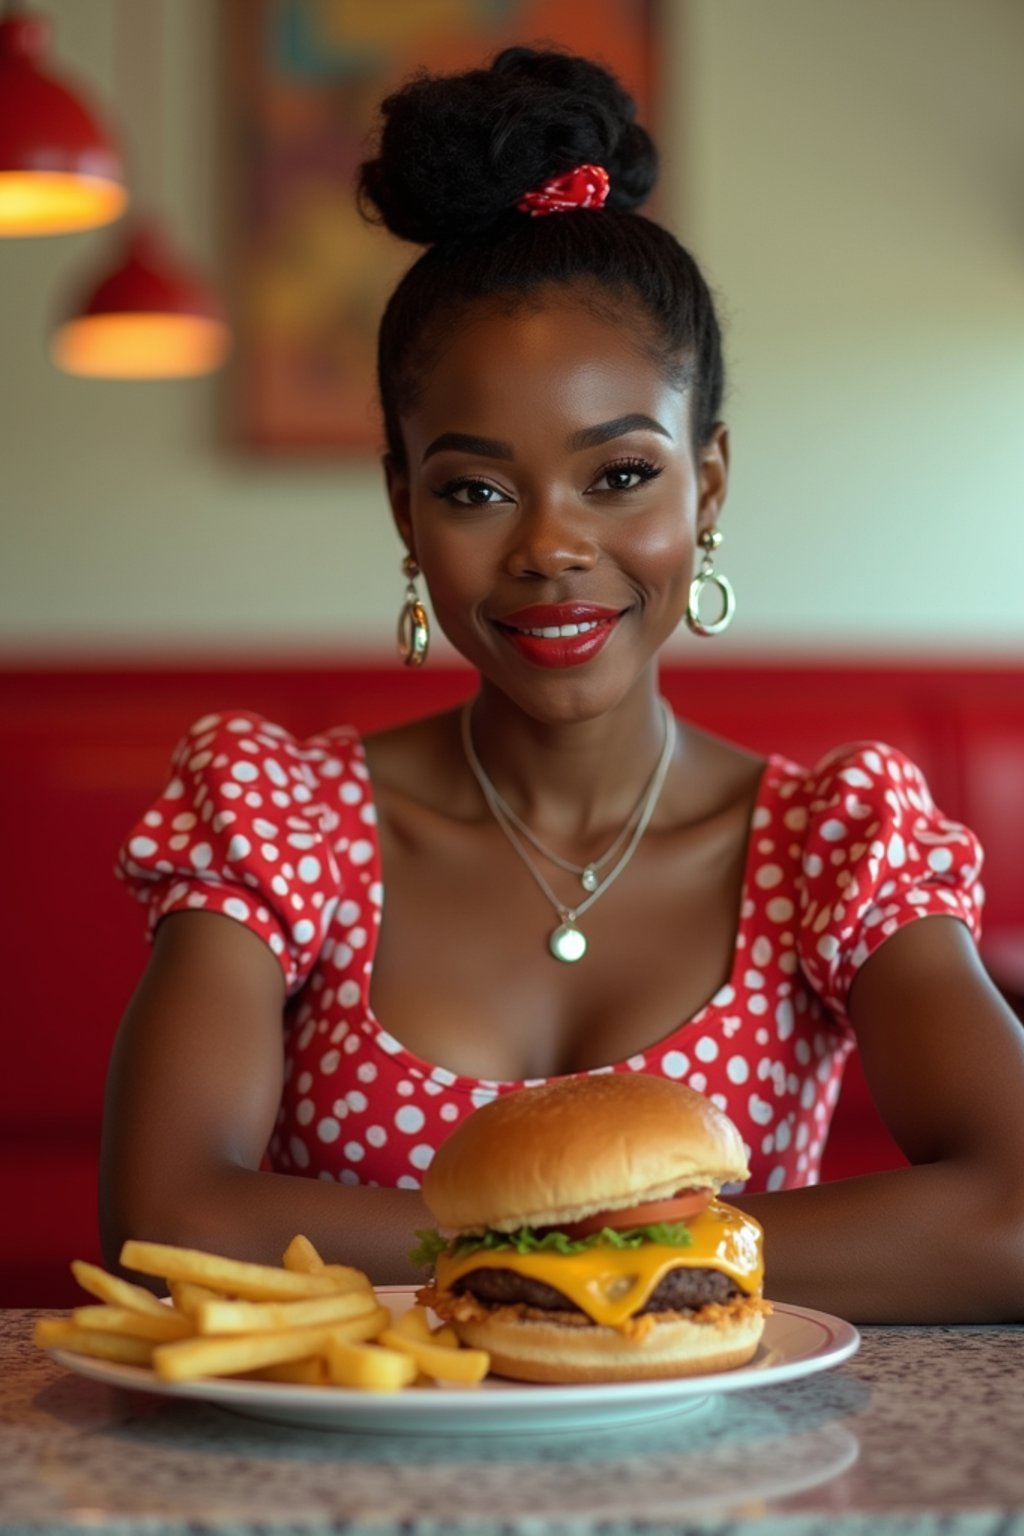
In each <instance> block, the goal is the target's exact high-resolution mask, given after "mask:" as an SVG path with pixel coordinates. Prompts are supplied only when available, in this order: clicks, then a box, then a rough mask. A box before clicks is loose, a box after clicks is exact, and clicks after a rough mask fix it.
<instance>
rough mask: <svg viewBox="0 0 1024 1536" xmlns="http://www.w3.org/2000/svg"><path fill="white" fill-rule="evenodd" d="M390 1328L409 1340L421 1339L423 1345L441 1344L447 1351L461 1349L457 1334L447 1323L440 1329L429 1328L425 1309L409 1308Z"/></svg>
mask: <svg viewBox="0 0 1024 1536" xmlns="http://www.w3.org/2000/svg"><path fill="white" fill-rule="evenodd" d="M391 1326H392V1328H394V1330H395V1332H396V1333H402V1334H405V1335H406V1337H407V1338H410V1339H422V1340H423V1342H424V1344H442V1345H444V1346H445V1347H446V1348H447V1349H460V1348H461V1345H460V1343H459V1336H458V1334H457V1333H456V1332H455V1329H454V1328H452V1327H450V1326H449V1325H448V1324H447V1323H445V1324H442V1326H441V1327H440V1328H431V1326H430V1319H429V1318H428V1316H427V1309H426V1307H410V1308H409V1310H408V1312H403V1313H402V1315H401V1317H399V1318H398V1319H397V1320H396V1321H395V1322H394V1323H392V1325H391Z"/></svg>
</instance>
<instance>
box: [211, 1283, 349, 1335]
mask: <svg viewBox="0 0 1024 1536" xmlns="http://www.w3.org/2000/svg"><path fill="white" fill-rule="evenodd" d="M376 1308H377V1303H376V1301H375V1299H374V1296H373V1292H372V1291H368V1290H367V1291H345V1292H344V1293H342V1294H340V1295H337V1296H310V1297H309V1298H308V1299H307V1300H305V1301H224V1300H223V1299H217V1300H215V1301H201V1302H200V1303H199V1305H198V1307H197V1308H196V1311H195V1323H196V1328H197V1330H198V1332H199V1333H201V1334H211V1333H267V1332H269V1331H271V1330H273V1329H280V1328H295V1327H298V1328H301V1327H306V1326H309V1325H311V1324H313V1323H341V1322H344V1321H346V1319H348V1318H350V1317H360V1316H362V1315H363V1314H365V1313H367V1312H373V1311H375V1310H376Z"/></svg>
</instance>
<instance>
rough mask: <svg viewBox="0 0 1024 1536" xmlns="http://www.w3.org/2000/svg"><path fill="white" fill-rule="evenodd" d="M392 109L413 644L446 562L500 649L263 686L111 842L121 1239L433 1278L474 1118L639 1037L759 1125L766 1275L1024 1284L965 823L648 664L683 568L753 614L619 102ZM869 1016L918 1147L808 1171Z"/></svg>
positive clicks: (703, 308) (1000, 1021)
mask: <svg viewBox="0 0 1024 1536" xmlns="http://www.w3.org/2000/svg"><path fill="white" fill-rule="evenodd" d="M383 111H384V126H383V130H382V134H381V142H380V147H379V154H378V156H377V158H375V159H373V160H371V161H369V162H368V163H367V164H366V165H364V167H363V168H362V175H361V194H362V198H363V203H364V207H366V206H369V207H370V208H371V210H372V209H374V208H375V209H376V210H377V216H379V217H380V218H381V219H383V221H384V222H385V223H386V224H387V225H388V226H389V228H391V229H392V230H393V231H394V232H395V233H396V234H398V235H400V236H402V237H404V238H407V239H410V240H414V241H418V242H421V243H423V244H426V245H428V247H429V248H428V250H427V251H426V253H425V254H424V255H423V256H422V257H421V259H420V260H419V261H418V262H417V263H416V264H414V266H413V267H412V268H411V269H410V271H409V272H408V273H407V275H406V276H405V278H404V279H403V280H402V282H401V283H400V284H399V286H398V288H397V290H396V292H395V294H394V295H393V297H392V299H391V301H390V304H389V307H388V310H387V313H386V314H385V316H384V320H383V322H382V327H381V339H380V388H381V398H382V404H383V409H384V419H385V427H386V434H387V452H386V455H385V470H386V476H387V489H388V495H389V499H390V503H391V508H392V512H393V514H394V518H395V523H396V526H397V528H398V532H399V534H400V536H401V539H402V542H403V545H404V547H405V550H406V552H407V559H406V565H405V570H406V578H407V591H406V601H405V607H404V610H403V615H402V638H403V647H404V651H405V655H406V658H407V659H408V660H410V661H413V662H418V661H419V660H421V659H422V651H423V648H424V646H425V644H426V641H427V619H426V614H425V611H424V609H423V608H422V606H421V604H420V599H419V588H418V586H417V579H418V577H419V575H420V573H422V576H423V578H424V579H425V582H426V585H427V587H428V588H429V592H430V597H431V602H432V606H433V610H434V614H435V616H436V621H437V622H438V623H439V624H440V626H441V628H442V629H443V630H444V631H445V633H446V634H447V635H448V637H449V639H450V640H451V641H452V643H453V644H454V645H455V647H456V648H457V649H458V650H459V651H460V652H461V654H462V655H463V656H464V657H465V658H466V659H467V660H468V661H469V662H470V663H471V664H472V665H473V666H474V667H475V668H477V669H478V670H479V673H480V691H479V694H478V696H477V697H476V699H475V700H474V701H472V703H471V705H470V707H469V708H467V710H465V711H456V712H452V713H448V714H444V715H440V716H436V717H433V718H430V719H427V720H421V721H416V722H414V723H412V724H409V725H405V726H402V727H400V728H398V729H396V730H392V731H388V732H384V733H382V734H381V735H378V736H374V737H372V738H370V739H368V740H367V741H365V742H362V741H360V739H359V738H358V736H357V735H356V733H355V732H354V731H352V730H350V729H348V728H344V727H342V728H337V729H334V730H330V731H327V732H325V733H324V734H323V735H321V736H317V737H314V738H313V739H312V740H311V741H309V742H296V741H295V740H294V739H293V738H291V737H290V736H288V734H287V733H286V732H285V731H284V730H283V729H282V728H281V727H280V726H278V725H275V724H271V723H268V722H265V721H261V720H259V719H257V718H255V717H253V716H252V715H251V714H246V713H245V712H240V713H238V714H234V715H233V714H225V715H217V716H210V717H207V718H206V719H204V720H201V721H199V722H197V724H196V725H195V726H194V727H193V729H192V731H191V732H190V733H189V735H188V737H186V739H185V741H184V742H183V743H182V744H181V746H180V747H179V749H178V753H177V755H176V758H175V765H174V778H173V779H172V782H171V784H170V785H169V787H168V789H167V790H166V791H165V793H164V795H163V796H162V797H161V799H160V800H159V801H158V802H157V803H156V805H155V806H154V807H153V808H152V809H151V810H150V811H149V812H147V814H146V815H145V816H144V817H143V819H142V821H141V822H140V823H139V825H138V827H137V828H136V829H135V830H134V832H133V833H132V834H131V836H130V837H129V839H128V841H127V843H126V847H125V850H124V852H123V858H122V868H123V873H124V875H125V876H126V878H127V879H128V880H129V882H130V883H131V884H132V886H133V888H134V890H135V892H136V894H137V895H138V896H139V898H140V899H141V900H143V901H145V902H146V903H147V905H148V907H149V912H150V925H151V930H152V931H153V933H154V949H153V957H152V961H151V963H150V966H149V968H148V970H147V972H146V975H145V977H144V979H143V981H142V983H141V986H140V988H139V991H138V993H137V994H136V996H135V998H134V999H133V1001H132V1003H131V1006H130V1008H129V1010H128V1013H127V1016H126V1019H125V1021H124V1024H123V1027H122V1031H121V1034H120V1036H119V1039H118V1042H117V1046H116V1049H115V1054H114V1060H113V1064H112V1069H111V1076H110V1088H109V1102H108V1112H107V1119H106V1127H105V1134H104V1174H103V1202H102V1204H103V1222H104V1232H105V1241H106V1244H107V1248H108V1252H109V1255H110V1257H111V1258H112V1259H113V1258H114V1257H115V1256H116V1253H117V1250H118V1247H119V1245H120V1242H121V1240H122V1239H123V1238H124V1237H125V1236H127V1235H131V1234H138V1235H145V1236H148V1237H155V1238H161V1239H164V1240H167V1241H175V1242H183V1243H191V1244H195V1245H198V1246H209V1247H214V1248H217V1249H219V1250H221V1251H226V1252H235V1253H238V1254H243V1255H246V1256H249V1257H259V1256H264V1257H266V1258H267V1259H271V1260H275V1259H276V1258H277V1257H278V1256H279V1254H280V1252H281V1251H282V1249H283V1247H284V1245H285V1243H286V1242H287V1240H288V1239H289V1238H290V1237H291V1236H292V1235H293V1234H294V1233H295V1232H296V1231H303V1232H306V1233H308V1234H309V1235H310V1236H311V1237H312V1239H313V1240H314V1241H315V1243H316V1244H317V1246H318V1247H319V1248H320V1249H321V1250H322V1251H323V1252H324V1253H325V1254H328V1255H330V1256H331V1257H332V1258H337V1259H344V1260H345V1261H347V1262H349V1263H355V1264H358V1265H360V1266H362V1267H364V1268H365V1269H367V1270H368V1271H369V1272H370V1273H371V1274H372V1275H373V1276H374V1277H375V1278H377V1279H379V1280H391V1281H395V1280H401V1279H405V1278H409V1277H410V1276H411V1274H412V1271H411V1270H410V1267H409V1263H408V1259H407V1254H408V1251H409V1249H410V1247H411V1246H412V1243H413V1234H414V1232H415V1230H416V1228H417V1227H419V1226H422V1225H424V1224H426V1222H427V1220H428V1218H427V1213H426V1211H425V1209H424V1207H423V1205H422V1202H421V1198H420V1196H419V1194H418V1188H419V1182H420V1175H421V1174H422V1170H423V1168H424V1167H426V1166H427V1164H428V1163H429V1161H430V1158H431V1156H432V1154H433V1151H434V1150H435V1149H436V1147H437V1145H439V1143H440V1141H441V1140H442V1139H443V1137H444V1136H445V1135H446V1134H447V1132H448V1130H449V1129H450V1127H451V1126H452V1125H453V1124H454V1123H456V1122H457V1121H458V1120H460V1119H461V1118H462V1117H463V1116H464V1115H465V1114H468V1113H471V1112H472V1110H473V1108H474V1107H475V1106H476V1105H478V1104H479V1103H481V1102H484V1101H486V1100H487V1099H488V1098H490V1097H492V1096H493V1095H494V1093H495V1092H498V1091H502V1089H504V1088H507V1087H510V1086H515V1085H516V1084H517V1083H521V1082H523V1081H532V1080H536V1079H539V1078H544V1077H548V1076H552V1075H558V1074H564V1073H573V1072H582V1071H587V1070H595V1069H605V1070H618V1071H630V1070H646V1071H649V1072H662V1073H666V1074H668V1075H672V1076H677V1077H685V1078H686V1079H687V1080H688V1081H689V1082H690V1083H691V1084H692V1085H693V1086H694V1087H696V1088H698V1089H699V1090H700V1091H702V1092H707V1093H708V1094H713V1095H714V1096H715V1097H716V1099H717V1101H718V1102H719V1103H720V1104H722V1105H723V1107H725V1108H726V1109H727V1111H728V1112H729V1114H730V1115H731V1116H732V1117H733V1118H734V1119H735V1120H736V1122H737V1124H738V1125H739V1126H740V1128H741V1130H742V1132H743V1134H744V1137H745V1139H746V1140H747V1142H748V1145H749V1147H750V1152H751V1166H752V1179H751V1183H750V1185H749V1186H748V1188H747V1191H746V1193H745V1194H744V1196H743V1197H742V1198H741V1200H740V1201H739V1203H740V1204H742V1205H743V1206H744V1208H746V1209H748V1210H749V1211H751V1212H752V1213H753V1214H755V1215H756V1216H757V1217H758V1218H759V1219H760V1220H761V1221H762V1222H763V1223H764V1226H765V1228H766V1246H767V1251H768V1253H769V1255H770V1266H771V1270H770V1273H771V1286H770V1290H771V1294H772V1295H774V1296H776V1297H778V1298H780V1299H785V1300H790V1301H795V1302H798V1303H805V1304H809V1305H812V1306H818V1307H825V1308H827V1309H829V1310H831V1311H834V1312H838V1313H840V1314H842V1315H844V1316H847V1317H851V1318H855V1319H859V1320H863V1321H896V1320H910V1321H920V1322H924V1321H935V1320H943V1319H945V1320H952V1321H964V1320H968V1319H979V1320H988V1319H996V1318H1006V1317H1010V1316H1017V1315H1020V1313H1021V1310H1022V1307H1021V1297H1022V1296H1024V1237H1022V1233H1024V1222H1022V1211H1024V1188H1022V1173H1021V1170H1022V1169H1024V1132H1022V1130H1021V1125H1022V1123H1024V1117H1022V1116H1021V1115H1020V1113H1019V1106H1020V1104H1021V1103H1022V1102H1024V1052H1022V1048H1021V1038H1020V1032H1019V1030H1018V1029H1017V1026H1016V1023H1015V1021H1014V1019H1013V1018H1012V1016H1011V1015H1010V1014H1009V1012H1008V1010H1007V1009H1006V1007H1005V1006H1004V1005H1003V1003H1002V1002H1001V1000H1000V998H999V997H998V995H997V993H996V992H995V991H994V989H993V988H992V986H991V985H990V983H989V981H988V980H987V978H986V976H985V973H984V971H983V970H982V968H981V966H980V964H979V962H978V959H977V955H976V952H975V949H974V944H973V940H972V929H974V930H975V931H976V926H977V910H978V905H979V902H980V895H979V888H978V885H977V875H978V867H979V863H980V854H979V852H978V849H977V847H976V844H975V842H974V839H973V837H972V836H971V834H970V833H969V832H967V831H966V829H964V828H962V827H960V826H958V825H957V824H955V823H951V822H949V821H947V820H945V819H944V818H943V817H942V816H941V815H940V814H939V813H938V812H937V811H936V810H935V807H934V805H933V804H932V802H931V799H930V796H929V795H928V791H927V787H926V786H925V784H924V782H923V780H922V779H921V776H920V774H919V773H918V771H917V770H916V769H915V768H914V766H913V765H912V764H910V763H908V762H907V760H906V759H905V758H903V757H902V755H901V754H899V753H897V752H894V751H892V750H891V749H888V748H886V747H883V746H880V745H878V744H868V745H862V746H860V747H854V748H844V749H840V750H839V751H837V752H835V753H833V754H831V755H830V756H829V757H828V758H826V759H825V760H824V761H823V762H822V763H820V764H818V765H817V766H816V767H814V768H812V769H804V768H801V767H798V766H797V765H794V764H791V763H788V762H787V761H786V760H785V759H782V758H770V759H769V760H768V761H767V762H765V761H764V760H762V759H759V758H757V757H755V756H753V755H751V754H749V753H747V752H744V751H741V750H740V749H738V748H736V747H734V746H731V745H729V744H727V743H724V742H722V741H719V740H716V739H715V738H713V737H711V736H709V735H707V734H706V733H704V732H702V731H699V730H697V729H696V728H694V727H693V726H691V725H688V724H687V723H685V722H684V721H675V720H673V719H672V717H671V715H670V713H669V712H668V711H667V709H666V708H665V707H664V706H663V705H662V703H661V701H660V699H659V694H658V682H657V656H658V652H659V649H660V647H661V646H662V645H663V644H664V642H665V641H666V640H667V639H668V637H669V636H670V635H671V634H672V633H673V632H674V631H675V629H676V628H677V626H678V625H679V624H680V622H681V621H683V620H684V618H685V620H686V621H687V622H688V623H689V625H690V627H691V628H693V629H695V630H696V631H697V632H698V633H704V632H706V631H707V630H708V629H709V628H711V629H714V628H716V627H717V623H716V621H713V620H710V619H709V617H708V613H707V611H705V612H703V613H702V610H701V595H702V589H703V588H705V587H711V588H716V587H717V589H718V592H719V594H720V597H721V599H722V600H723V601H724V604H725V612H724V613H723V615H722V617H723V618H727V617H728V615H729V612H730V611H731V601H732V596H731V589H729V588H728V585H727V583H725V582H724V579H723V578H722V577H721V576H720V575H719V574H718V572H717V569H716V565H715V561H716V558H717V547H718V543H719V534H718V527H717V525H718V520H719V516H720V513H721V510H722V506H723V503H724V500H725V494H726V486H727V478H728V462H729V439H728V433H727V430H726V427H725V425H724V424H723V422H722V421H721V420H720V407H721V398H722V363H721V351H720V339H719V332H718V326H717V322H716V319H715V315H714V309H713V305H712V301H711V298H710V295H709V293H708V290H707V287H706V285H705V283H704V281H703V279H702V277H701V275H700V273H699V271H698V270H697V268H696V266H695V265H694V263H693V261H692V259H691V258H690V257H689V255H688V254H687V253H686V252H685V251H683V250H682V248H681V247H680V246H679V245H678V244H677V242H676V241H675V239H674V238H673V237H672V236H671V235H670V234H668V233H667V232H666V231H665V230H663V229H661V228H660V227H659V226H657V225H656V224H653V223H651V222H650V221H648V220H646V219H644V218H643V217H642V216H641V215H639V214H637V213H636V212H634V211H633V210H634V209H635V208H636V207H637V206H639V204H641V203H642V202H643V200H644V199H645V198H646V196H647V195H648V193H649V192H650V190H651V187H652V185H653V182H654V176H655V154H654V150H653V147H652V145H651V142H650V140H649V138H648V136H647V135H646V133H645V132H644V131H643V129H641V128H640V127H639V126H638V125H637V124H636V123H635V121H634V114H633V106H632V103H631V101H630V100H629V98H628V97H627V96H626V94H625V93H624V92H623V91H622V89H621V87H620V86H618V84H617V83H616V82H615V81H614V79H613V78H612V77H611V76H610V75H608V74H607V73H606V72H605V71H603V70H602V69H600V68H598V67H597V66H596V65H593V64H591V63H589V62H587V61H585V60H582V59H578V58H574V57H569V56H564V55H561V54H554V53H542V52H534V51H531V50H529V49H523V48H516V49H509V50H506V51H505V52H504V53H503V54H501V55H499V57H498V58H497V59H496V60H495V61H494V64H493V65H492V67H491V68H490V69H489V70H479V71H474V72H471V73H469V74H467V75H465V76H460V77H455V78H440V79H429V78H420V79H418V80H416V81H414V82H412V83H411V84H410V85H408V86H407V87H406V88H405V89H404V90H402V91H401V92H399V93H397V95H395V96H393V97H391V98H389V100H388V101H386V102H385V103H384V109H383ZM385 889H386V892H387V900H386V903H384V902H383V893H384V890H385ZM925 917H927V918H929V921H920V919H922V918H925ZM282 1015H283V1016H284V1022H285V1029H284V1031H283V1032H282ZM379 1021H384V1023H386V1025H387V1029H385V1028H383V1027H382V1024H381V1022H379ZM854 1041H856V1043H857V1044H858V1045H859V1048H860V1050H861V1053H862V1057H863V1061H864V1065H865V1069H866V1072H867V1075H868V1078H869V1080H870V1082H871V1085H872V1088H873V1091H874V1093H875V1096H876V1098H877V1101H878V1104H879V1107H880V1109H881V1111H882V1113H883V1115H884V1117H885V1119H886V1121H887V1123H888V1124H889V1126H890V1128H891V1129H892V1131H893V1133H894V1135H895V1136H896V1138H897V1140H898V1141H899V1142H900V1144H901V1146H902V1147H903V1149H904V1150H905V1152H906V1154H907V1156H908V1158H909V1159H910V1160H911V1163H912V1165H913V1166H911V1167H908V1168H905V1169H901V1170H898V1171H894V1172H890V1173H885V1174H877V1175H873V1176H871V1177H864V1178H859V1179H854V1180H849V1181H846V1182H844V1183H841V1184H838V1185H834V1186H831V1187H829V1186H825V1187H815V1185H816V1178H817V1169H818V1164H819V1160H820V1155H821V1148H822V1145H823V1142H824V1138H825V1134H826V1132H827V1126H828V1120H829V1116H830V1114H831V1110H832V1106H833V1104H834V1102H835V1097H836V1094H837V1092H838V1086H839V1080H840V1077H841V1072H842V1066H843V1062H844V1060H845V1057H846V1055H847V1053H848V1052H849V1050H850V1049H851V1047H852V1045H853V1043H854ZM265 1150H266V1151H267V1155H268V1160H269V1165H270V1171H259V1170H260V1165H261V1160H262V1159H263V1158H264V1153H265ZM963 1231H969V1233H970V1245H969V1249H968V1251H969V1253H970V1258H971V1262H970V1263H969V1264H963V1263H959V1264H958V1263H957V1262H956V1260H957V1258H959V1257H961V1255H962V1254H963V1252H964V1248H965V1245H964V1243H963V1240H962V1237H961V1233H962V1232H963ZM823 1239H824V1240H823Z"/></svg>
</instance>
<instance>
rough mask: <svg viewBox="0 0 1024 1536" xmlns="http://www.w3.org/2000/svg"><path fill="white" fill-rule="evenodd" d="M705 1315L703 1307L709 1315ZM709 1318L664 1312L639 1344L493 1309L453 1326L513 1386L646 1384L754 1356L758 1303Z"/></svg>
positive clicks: (761, 1315) (760, 1320)
mask: <svg viewBox="0 0 1024 1536" xmlns="http://www.w3.org/2000/svg"><path fill="white" fill-rule="evenodd" d="M709 1310H710V1309H709ZM713 1310H714V1313H715V1316H713V1317H712V1318H711V1319H709V1320H708V1321H705V1322H702V1321H700V1319H699V1316H690V1317H683V1316H682V1315H681V1314H678V1313H671V1312H669V1313H664V1314H661V1315H659V1316H658V1317H657V1318H656V1321H655V1323H654V1327H653V1328H651V1329H650V1331H649V1332H648V1333H646V1334H645V1335H644V1336H643V1337H642V1338H640V1339H631V1338H630V1337H629V1336H628V1334H624V1333H620V1332H619V1331H618V1330H617V1329H615V1328H600V1327H598V1326H597V1325H596V1324H595V1325H593V1326H590V1327H580V1326H578V1325H575V1326H573V1325H566V1324H564V1323H556V1322H548V1321H546V1320H541V1319H538V1318H537V1316H536V1313H534V1315H533V1316H531V1317H521V1316H518V1315H517V1314H516V1312H515V1309H513V1308H511V1307H496V1308H495V1309H494V1311H493V1312H492V1313H491V1314H490V1315H489V1316H488V1317H484V1318H479V1319H477V1320H475V1321H472V1322H458V1321H456V1322H455V1323H454V1328H455V1331H456V1333H457V1334H458V1336H459V1338H460V1339H461V1341H462V1342H463V1344H468V1345H470V1346H471V1347H472V1348H474V1349H485V1350H486V1351H487V1352H488V1354H489V1355H490V1357H491V1371H492V1373H493V1374H494V1375H496V1376H508V1377H511V1378H512V1379H513V1380H516V1381H550V1382H572V1381H646V1380H650V1379H653V1378H658V1377H668V1376H699V1375H704V1374H705V1373H706V1372H710V1371H730V1370H734V1369H735V1367H736V1366H739V1365H745V1364H746V1363H747V1361H748V1360H750V1359H752V1357H753V1355H754V1354H755V1352H756V1350H757V1346H758V1343H759V1341H760V1338H761V1334H762V1333H763V1332H764V1321H765V1314H766V1313H767V1312H768V1310H769V1308H768V1307H767V1306H765V1305H764V1303H762V1302H760V1301H752V1302H744V1303H741V1304H740V1305H739V1306H736V1307H734V1308H729V1309H726V1308H724V1307H716V1308H714V1309H713Z"/></svg>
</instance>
